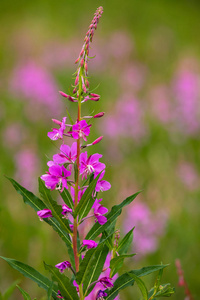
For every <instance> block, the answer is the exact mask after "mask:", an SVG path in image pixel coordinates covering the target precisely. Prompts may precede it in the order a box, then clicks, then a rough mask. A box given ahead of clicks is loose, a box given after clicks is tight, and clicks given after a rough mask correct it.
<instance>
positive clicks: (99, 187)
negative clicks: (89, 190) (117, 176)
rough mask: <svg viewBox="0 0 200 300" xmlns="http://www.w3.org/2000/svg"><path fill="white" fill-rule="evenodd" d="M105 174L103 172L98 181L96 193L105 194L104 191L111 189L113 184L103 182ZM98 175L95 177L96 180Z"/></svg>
mask: <svg viewBox="0 0 200 300" xmlns="http://www.w3.org/2000/svg"><path fill="white" fill-rule="evenodd" d="M104 174H105V171H103V172H102V173H101V175H100V176H99V179H98V181H97V184H96V187H95V191H96V192H104V191H107V190H109V189H110V188H111V184H110V182H108V181H106V180H102V178H103V176H104ZM96 176H97V175H95V176H94V178H95V177H96Z"/></svg>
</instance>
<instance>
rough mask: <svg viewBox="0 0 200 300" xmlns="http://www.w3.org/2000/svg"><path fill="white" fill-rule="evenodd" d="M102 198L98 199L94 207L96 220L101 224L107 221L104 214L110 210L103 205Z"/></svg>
mask: <svg viewBox="0 0 200 300" xmlns="http://www.w3.org/2000/svg"><path fill="white" fill-rule="evenodd" d="M101 200H102V199H99V200H96V201H95V203H94V205H93V207H94V215H95V218H96V220H97V221H98V222H99V224H100V225H103V224H105V223H106V222H107V218H106V217H104V216H103V215H104V214H106V213H107V212H108V209H107V208H106V207H103V205H101V204H99V202H100V201H101Z"/></svg>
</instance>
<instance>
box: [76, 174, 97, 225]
mask: <svg viewBox="0 0 200 300" xmlns="http://www.w3.org/2000/svg"><path fill="white" fill-rule="evenodd" d="M100 174H101V173H100ZM100 174H99V175H98V176H97V177H96V178H95V179H94V180H92V182H91V183H90V185H89V186H88V188H87V189H86V191H85V192H84V194H83V196H82V197H81V200H80V202H79V204H78V205H77V207H76V210H75V212H74V218H76V217H77V215H79V222H80V221H81V220H82V219H83V218H84V217H86V216H87V214H88V212H89V211H90V209H91V208H92V205H93V204H94V199H93V198H92V193H93V191H94V189H95V186H96V183H97V180H98V179H99V176H100Z"/></svg>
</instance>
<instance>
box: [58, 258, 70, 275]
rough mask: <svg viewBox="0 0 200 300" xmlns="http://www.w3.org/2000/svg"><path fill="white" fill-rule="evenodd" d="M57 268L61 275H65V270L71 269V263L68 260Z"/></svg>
mask: <svg viewBox="0 0 200 300" xmlns="http://www.w3.org/2000/svg"><path fill="white" fill-rule="evenodd" d="M55 267H56V268H58V269H59V271H60V272H61V273H63V272H64V270H65V269H68V268H71V263H70V262H69V261H67V260H66V261H63V262H60V263H59V264H57V265H55Z"/></svg>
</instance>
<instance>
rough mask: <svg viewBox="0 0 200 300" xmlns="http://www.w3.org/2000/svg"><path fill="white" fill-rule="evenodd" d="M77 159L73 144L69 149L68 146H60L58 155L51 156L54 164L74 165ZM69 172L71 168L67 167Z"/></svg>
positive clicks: (74, 144) (75, 148) (75, 147)
mask: <svg viewBox="0 0 200 300" xmlns="http://www.w3.org/2000/svg"><path fill="white" fill-rule="evenodd" d="M76 158H77V144H76V143H73V144H72V146H71V148H70V146H68V145H65V144H62V145H61V146H60V153H59V154H55V155H54V156H53V161H54V162H55V163H56V164H64V163H74V162H75V161H76ZM69 168H70V171H71V168H72V166H71V165H70V166H69Z"/></svg>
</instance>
